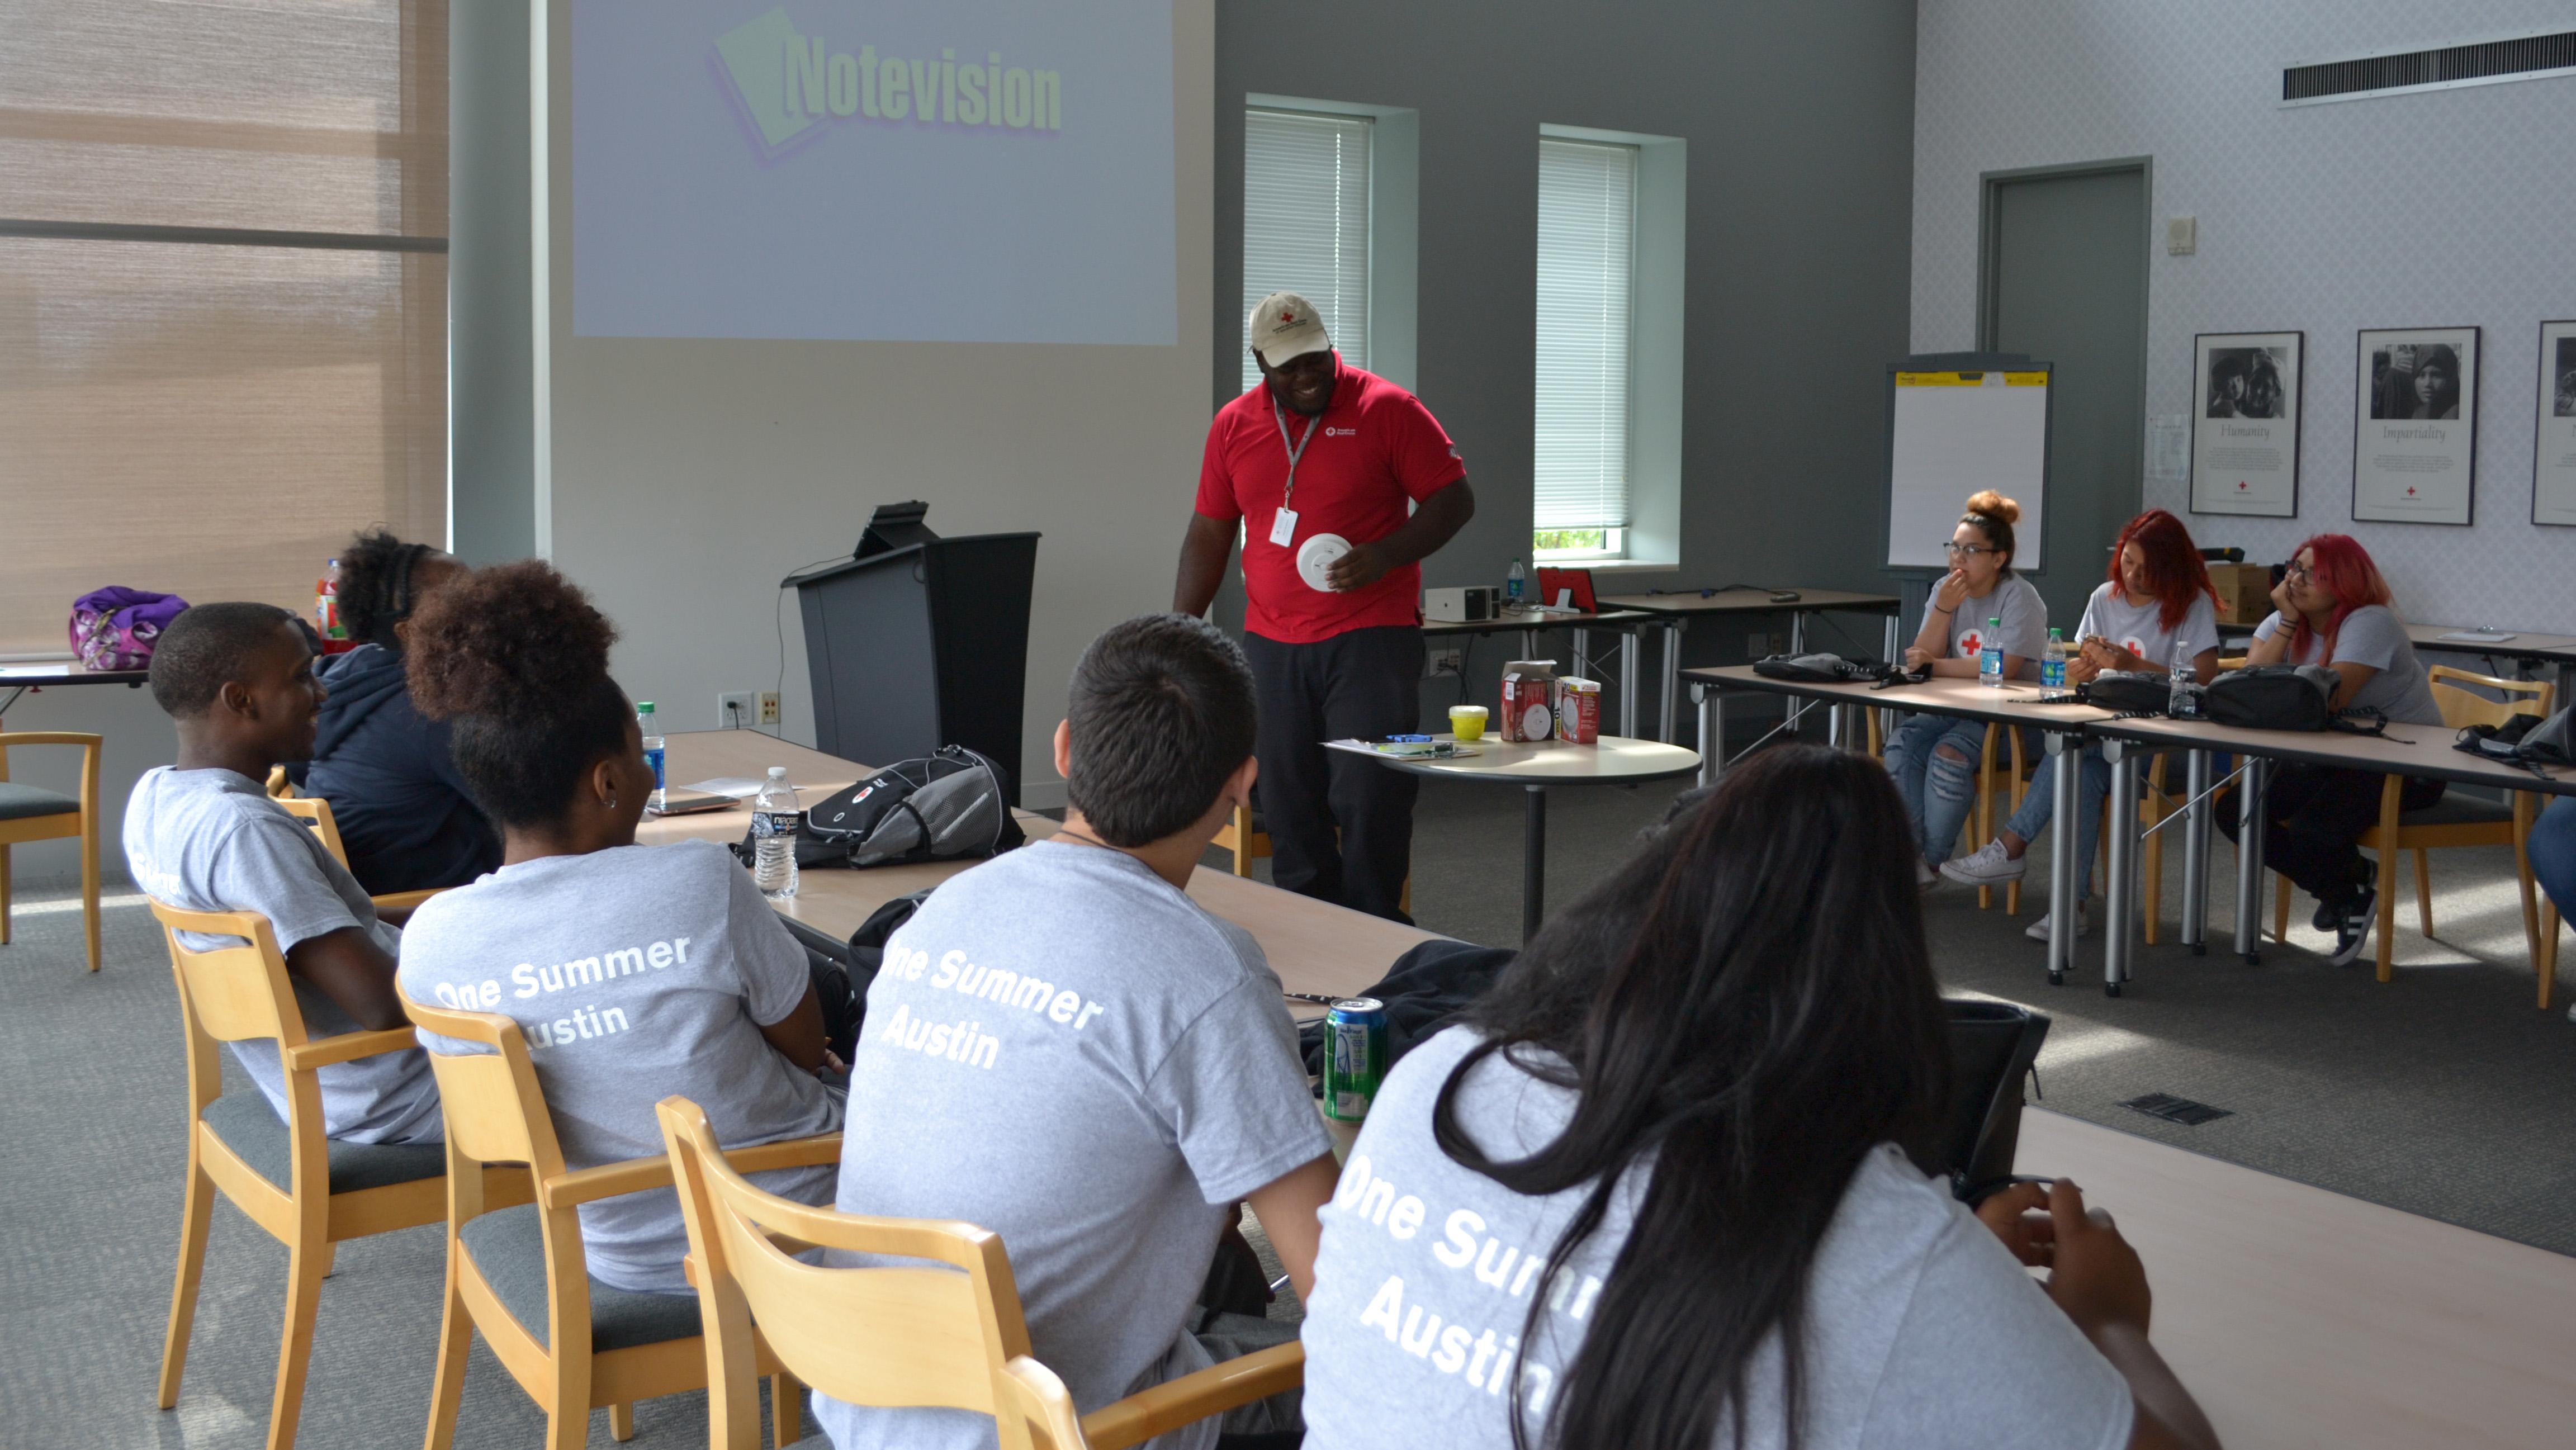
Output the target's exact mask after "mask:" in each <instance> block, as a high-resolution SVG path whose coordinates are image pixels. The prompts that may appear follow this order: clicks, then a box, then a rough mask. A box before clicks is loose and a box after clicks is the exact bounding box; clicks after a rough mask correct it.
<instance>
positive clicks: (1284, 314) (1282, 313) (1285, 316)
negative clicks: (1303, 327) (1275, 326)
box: [1279, 307, 1297, 322]
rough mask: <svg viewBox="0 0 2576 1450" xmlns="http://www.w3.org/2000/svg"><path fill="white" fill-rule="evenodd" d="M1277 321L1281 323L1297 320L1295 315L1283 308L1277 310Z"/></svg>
mask: <svg viewBox="0 0 2576 1450" xmlns="http://www.w3.org/2000/svg"><path fill="white" fill-rule="evenodd" d="M1279 320H1280V321H1282V322H1294V321H1296V320H1297V314H1296V313H1294V312H1292V311H1290V310H1288V309H1287V308H1284V307H1283V308H1281V309H1279Z"/></svg>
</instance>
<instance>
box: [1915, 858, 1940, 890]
mask: <svg viewBox="0 0 2576 1450" xmlns="http://www.w3.org/2000/svg"><path fill="white" fill-rule="evenodd" d="M1914 889H1915V890H1917V891H1920V892H1922V893H1923V894H1924V895H1926V896H1929V895H1931V894H1932V893H1933V892H1935V891H1938V890H1940V889H1941V873H1940V872H1938V871H1935V870H1933V869H1932V863H1931V862H1929V861H1926V860H1924V859H1923V858H1922V857H1920V856H1917V857H1915V858H1914Z"/></svg>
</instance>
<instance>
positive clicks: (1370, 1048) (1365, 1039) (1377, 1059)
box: [1324, 997, 1387, 1123]
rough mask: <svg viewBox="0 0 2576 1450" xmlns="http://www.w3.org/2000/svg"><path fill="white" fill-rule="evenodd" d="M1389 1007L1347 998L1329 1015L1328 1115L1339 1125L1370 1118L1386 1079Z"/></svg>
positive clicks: (1365, 999) (1326, 1022) (1326, 1032)
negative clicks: (1379, 1086) (1370, 1111)
mask: <svg viewBox="0 0 2576 1450" xmlns="http://www.w3.org/2000/svg"><path fill="white" fill-rule="evenodd" d="M1386 1060H1387V1053H1386V1004H1385V1003H1384V1002H1381V1001H1379V1000H1378V999H1376V998H1375V997H1345V998H1343V999H1342V1000H1341V1001H1339V1002H1335V1003H1334V1004H1333V1006H1332V1010H1331V1011H1329V1012H1327V1013H1326V1014H1325V1015H1324V1116H1325V1117H1328V1118H1331V1119H1332V1120H1333V1121H1335V1122H1337V1123H1357V1122H1362V1121H1364V1120H1366V1119H1367V1117H1368V1110H1369V1104H1370V1103H1372V1102H1375V1101H1376V1100H1377V1089H1378V1084H1379V1083H1382V1082H1384V1081H1386Z"/></svg>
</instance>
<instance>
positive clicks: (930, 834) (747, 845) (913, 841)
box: [734, 745, 1028, 868]
mask: <svg viewBox="0 0 2576 1450" xmlns="http://www.w3.org/2000/svg"><path fill="white" fill-rule="evenodd" d="M1027 840H1028V837H1027V836H1026V835H1025V834H1023V833H1022V832H1021V830H1020V823H1019V820H1018V819H1017V818H1016V817H1014V816H1013V815H1012V814H1011V806H1010V801H1009V787H1008V785H1007V784H1006V782H1005V778H1004V776H1003V775H1002V768H1001V767H1000V766H998V765H995V764H994V763H993V762H992V761H991V760H990V759H987V758H986V757H984V756H982V755H979V754H977V753H976V752H974V751H972V750H969V749H967V748H966V747H965V746H963V745H943V746H941V747H939V753H938V754H936V755H930V756H924V757H921V758H919V759H915V760H898V761H896V762H895V763H894V764H892V765H889V766H887V767H886V768H885V769H883V770H880V771H878V772H877V773H876V774H874V775H872V776H869V777H868V778H867V779H866V780H863V781H860V782H859V783H858V784H856V785H853V786H851V787H849V788H848V789H847V790H844V791H841V792H840V793H838V794H836V795H834V796H833V797H831V798H830V799H829V800H826V801H824V802H822V803H821V804H819V805H817V806H815V807H814V808H813V809H811V810H809V811H807V812H805V819H804V820H803V822H801V823H800V824H799V825H798V826H797V828H796V864H797V866H798V867H800V868H812V867H817V866H892V865H901V864H904V863H906V862H912V861H949V860H956V859H959V858H962V857H968V856H998V855H1000V854H1001V853H1002V852H1004V851H1007V850H1010V849H1011V848H1012V847H1014V846H1017V845H1020V844H1022V843H1023V842H1025V841H1027ZM734 851H735V854H736V855H738V856H740V857H742V859H743V860H744V861H745V862H746V863H748V862H749V861H750V860H751V838H750V836H748V835H745V836H744V837H743V842H742V844H741V845H739V846H737V847H735V848H734Z"/></svg>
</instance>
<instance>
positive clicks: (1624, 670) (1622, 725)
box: [1619, 625, 1643, 740]
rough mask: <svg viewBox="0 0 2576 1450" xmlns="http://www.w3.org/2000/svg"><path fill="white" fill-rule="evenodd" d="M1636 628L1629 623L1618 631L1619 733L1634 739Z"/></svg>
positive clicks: (1636, 721)
mask: <svg viewBox="0 0 2576 1450" xmlns="http://www.w3.org/2000/svg"><path fill="white" fill-rule="evenodd" d="M1640 653H1642V652H1641V651H1640V650H1639V649H1638V648H1637V628H1636V626H1634V625H1630V626H1629V627H1628V628H1626V629H1623V630H1621V631H1619V733H1620V734H1622V735H1625V736H1627V737H1628V738H1629V739H1631V740H1634V739H1636V738H1637V737H1638V731H1637V726H1638V725H1639V724H1641V723H1643V722H1641V721H1639V720H1638V719H1637V656H1638V655H1639V654H1640Z"/></svg>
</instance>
